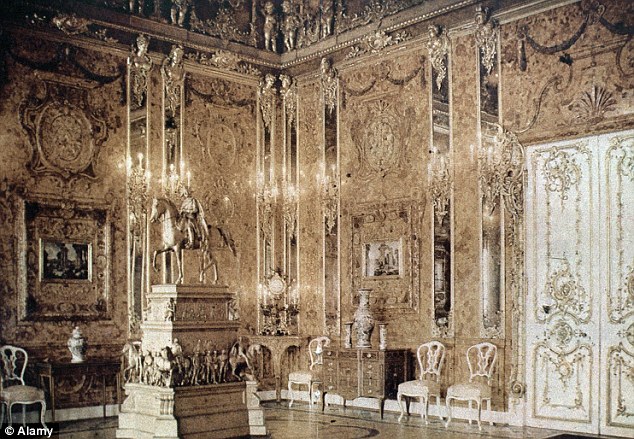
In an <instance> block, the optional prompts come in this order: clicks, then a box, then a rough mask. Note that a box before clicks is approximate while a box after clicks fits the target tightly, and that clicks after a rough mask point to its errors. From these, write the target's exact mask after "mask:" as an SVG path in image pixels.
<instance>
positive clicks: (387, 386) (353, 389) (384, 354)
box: [322, 349, 409, 417]
mask: <svg viewBox="0 0 634 439" xmlns="http://www.w3.org/2000/svg"><path fill="white" fill-rule="evenodd" d="M322 370H323V382H324V392H325V393H335V394H337V395H339V396H341V397H343V398H344V401H345V400H346V399H354V398H358V397H367V398H377V399H379V401H380V411H381V417H383V403H384V401H385V399H386V398H390V399H396V392H397V389H398V385H399V384H400V383H402V382H405V381H407V380H408V376H407V373H408V370H409V352H408V351H407V349H390V350H386V351H379V350H373V349H326V350H325V351H324V364H323V369H322Z"/></svg>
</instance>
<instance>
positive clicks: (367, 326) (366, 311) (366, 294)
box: [354, 288, 374, 348]
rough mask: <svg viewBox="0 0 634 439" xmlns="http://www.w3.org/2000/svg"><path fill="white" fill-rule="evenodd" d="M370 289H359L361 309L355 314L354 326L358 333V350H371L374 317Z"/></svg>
mask: <svg viewBox="0 0 634 439" xmlns="http://www.w3.org/2000/svg"><path fill="white" fill-rule="evenodd" d="M371 291H372V289H370V288H360V289H359V307H358V308H357V310H356V312H355V313H354V326H355V330H356V332H357V348H371V347H372V344H371V343H370V338H371V337H372V331H373V330H374V317H373V316H372V312H371V311H370V292H371Z"/></svg>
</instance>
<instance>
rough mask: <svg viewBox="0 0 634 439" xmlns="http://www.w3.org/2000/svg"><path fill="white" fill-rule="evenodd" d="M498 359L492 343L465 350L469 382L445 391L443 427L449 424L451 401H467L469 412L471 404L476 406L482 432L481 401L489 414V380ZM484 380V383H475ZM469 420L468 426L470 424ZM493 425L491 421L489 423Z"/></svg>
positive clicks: (455, 385) (480, 344) (495, 348)
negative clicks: (445, 409) (445, 412)
mask: <svg viewBox="0 0 634 439" xmlns="http://www.w3.org/2000/svg"><path fill="white" fill-rule="evenodd" d="M497 358H498V348H497V346H495V345H494V344H493V343H488V342H484V343H479V344H476V345H473V346H471V347H470V348H469V349H467V365H468V366H469V382H468V383H460V384H454V385H452V386H450V387H449V388H448V389H447V397H446V398H445V403H446V405H447V422H446V424H445V427H448V426H449V422H451V404H450V402H451V400H452V399H456V400H458V401H469V411H471V407H472V402H473V401H475V403H476V404H477V406H478V428H479V429H480V430H482V423H481V422H480V417H481V414H482V401H486V402H487V411H489V413H490V412H491V394H492V389H491V379H492V377H493V372H494V371H495V363H496V361H497ZM478 378H480V379H482V378H484V379H485V380H486V383H484V382H481V381H477V380H478ZM471 421H472V420H471V418H469V424H471ZM490 423H491V425H493V421H490Z"/></svg>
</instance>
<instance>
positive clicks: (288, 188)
mask: <svg viewBox="0 0 634 439" xmlns="http://www.w3.org/2000/svg"><path fill="white" fill-rule="evenodd" d="M282 197H283V204H282V212H283V214H284V220H285V221H286V224H287V225H288V227H289V230H290V231H291V234H292V235H295V227H296V224H297V221H296V220H297V202H298V200H299V190H298V189H297V187H295V185H293V184H290V183H288V182H284V186H283V187H282Z"/></svg>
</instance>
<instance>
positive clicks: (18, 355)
mask: <svg viewBox="0 0 634 439" xmlns="http://www.w3.org/2000/svg"><path fill="white" fill-rule="evenodd" d="M28 361H29V356H28V354H27V353H26V351H25V350H24V349H22V348H19V347H16V346H10V345H5V346H2V348H0V374H1V376H0V378H1V379H0V426H1V425H2V423H3V422H4V410H5V408H6V409H7V411H8V418H9V425H12V424H13V415H12V413H13V410H12V409H13V406H14V405H16V404H20V405H22V422H23V423H26V419H25V418H26V406H27V405H29V404H36V403H38V404H41V412H40V421H41V422H42V425H43V426H44V427H46V424H45V423H44V415H45V414H46V400H45V397H44V391H43V390H41V389H38V388H37V387H33V386H27V385H26V384H25V383H24V371H25V370H26V365H27V363H28Z"/></svg>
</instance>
